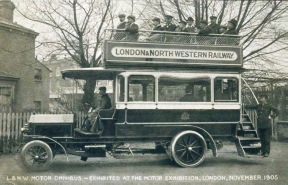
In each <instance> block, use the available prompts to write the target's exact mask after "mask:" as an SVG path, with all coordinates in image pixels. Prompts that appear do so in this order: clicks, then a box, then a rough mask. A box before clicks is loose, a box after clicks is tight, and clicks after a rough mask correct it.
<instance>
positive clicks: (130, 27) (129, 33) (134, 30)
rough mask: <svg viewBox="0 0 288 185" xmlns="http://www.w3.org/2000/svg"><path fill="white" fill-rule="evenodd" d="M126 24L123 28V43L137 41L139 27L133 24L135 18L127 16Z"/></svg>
mask: <svg viewBox="0 0 288 185" xmlns="http://www.w3.org/2000/svg"><path fill="white" fill-rule="evenodd" d="M127 19H128V22H127V24H126V27H125V32H126V36H125V38H124V39H122V40H125V41H137V40H138V37H139V33H138V31H139V26H138V25H137V24H136V23H135V16H134V15H129V16H128V17H127Z"/></svg>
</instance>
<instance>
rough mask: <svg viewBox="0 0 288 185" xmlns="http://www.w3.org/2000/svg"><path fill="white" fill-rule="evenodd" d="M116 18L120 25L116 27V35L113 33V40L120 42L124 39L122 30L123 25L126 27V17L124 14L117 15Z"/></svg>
mask: <svg viewBox="0 0 288 185" xmlns="http://www.w3.org/2000/svg"><path fill="white" fill-rule="evenodd" d="M118 17H119V20H120V23H119V24H118V26H117V27H116V29H117V30H116V32H117V33H115V35H114V39H115V40H122V39H123V38H124V37H125V32H124V29H125V25H126V22H125V17H126V15H125V14H119V16H118ZM122 30H123V31H122Z"/></svg>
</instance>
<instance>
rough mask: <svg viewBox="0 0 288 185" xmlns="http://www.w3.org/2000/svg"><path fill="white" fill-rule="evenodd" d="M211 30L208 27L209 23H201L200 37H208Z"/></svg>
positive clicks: (204, 21)
mask: <svg viewBox="0 0 288 185" xmlns="http://www.w3.org/2000/svg"><path fill="white" fill-rule="evenodd" d="M211 31H212V30H211V28H210V27H209V26H208V22H207V21H206V20H202V21H200V31H199V32H198V35H203V36H204V35H208V34H210V33H211Z"/></svg>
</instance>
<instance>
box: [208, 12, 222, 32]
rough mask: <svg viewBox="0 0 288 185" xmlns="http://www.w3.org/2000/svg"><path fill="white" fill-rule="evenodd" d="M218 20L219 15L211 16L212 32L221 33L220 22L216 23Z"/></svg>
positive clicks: (210, 25)
mask: <svg viewBox="0 0 288 185" xmlns="http://www.w3.org/2000/svg"><path fill="white" fill-rule="evenodd" d="M216 21H217V17H216V16H213V15H212V16H210V24H209V27H210V29H211V33H212V34H219V29H220V26H219V25H218V24H216Z"/></svg>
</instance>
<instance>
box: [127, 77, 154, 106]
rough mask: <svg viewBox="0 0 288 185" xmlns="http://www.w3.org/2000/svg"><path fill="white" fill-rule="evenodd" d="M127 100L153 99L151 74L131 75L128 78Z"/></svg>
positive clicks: (152, 78)
mask: <svg viewBox="0 0 288 185" xmlns="http://www.w3.org/2000/svg"><path fill="white" fill-rule="evenodd" d="M128 83H129V84H128V97H127V99H128V101H129V102H131V101H134V102H135V101H149V102H151V101H155V79H154V77H153V76H145V75H131V76H129V78H128Z"/></svg>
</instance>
